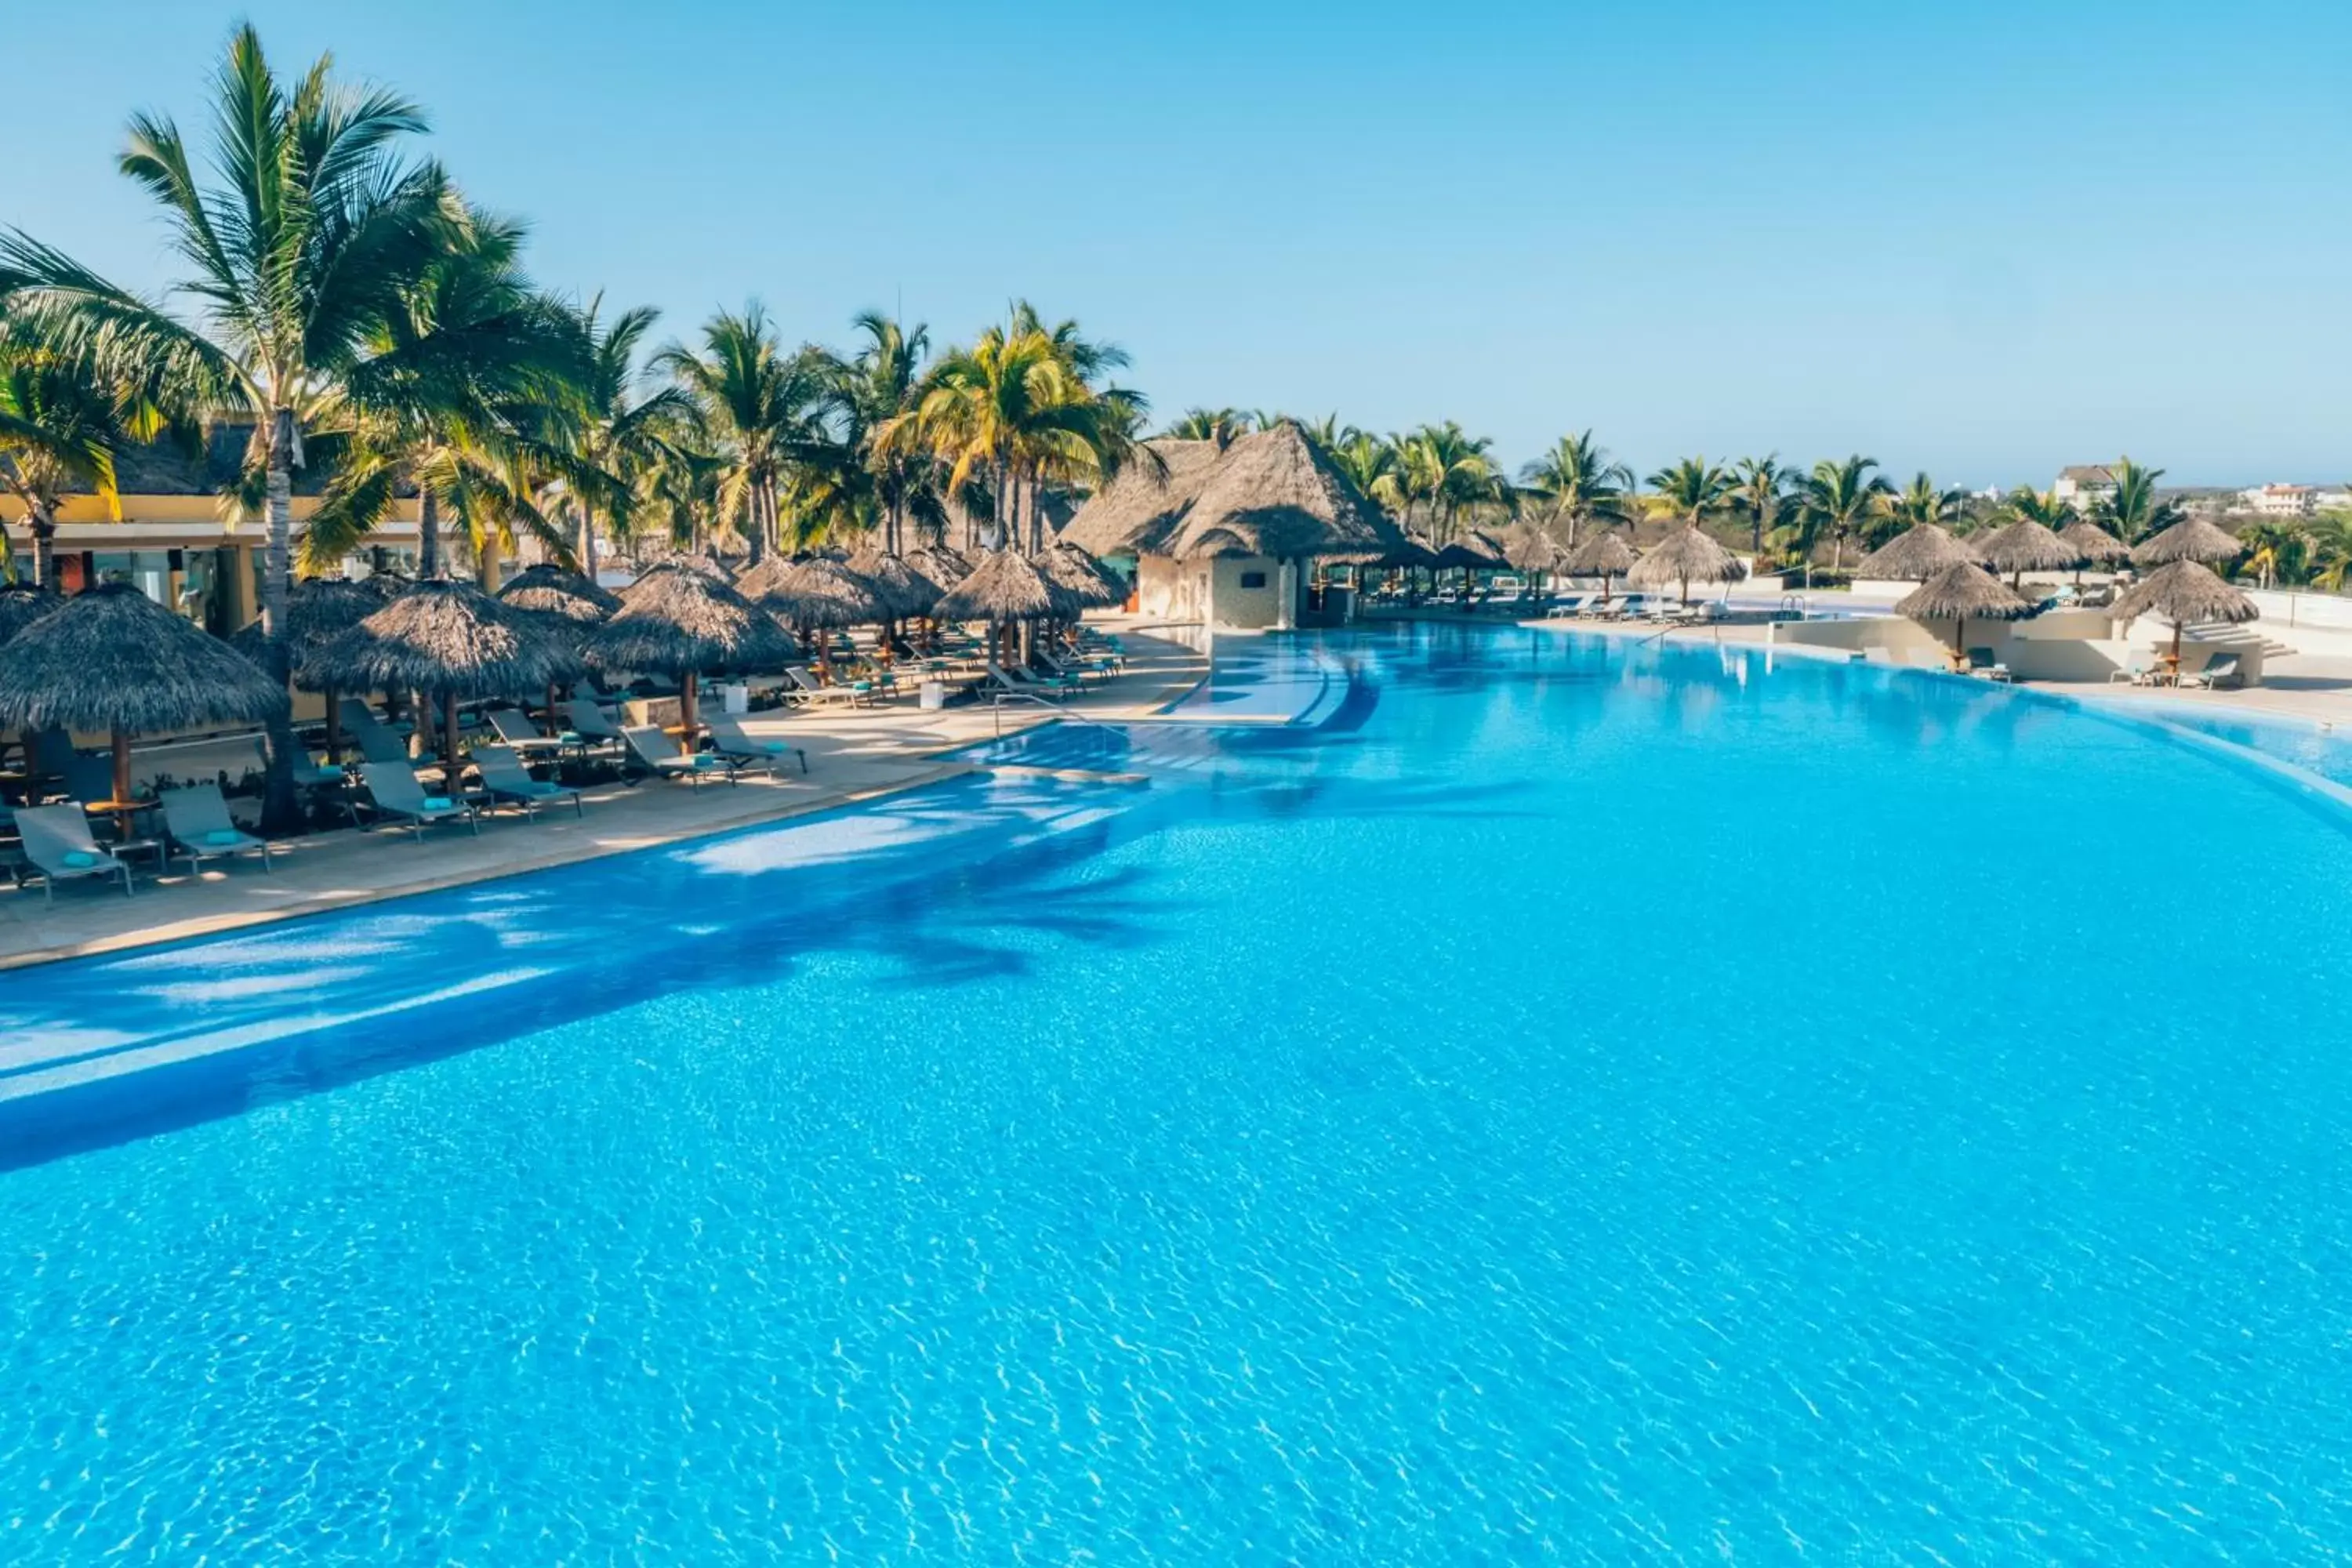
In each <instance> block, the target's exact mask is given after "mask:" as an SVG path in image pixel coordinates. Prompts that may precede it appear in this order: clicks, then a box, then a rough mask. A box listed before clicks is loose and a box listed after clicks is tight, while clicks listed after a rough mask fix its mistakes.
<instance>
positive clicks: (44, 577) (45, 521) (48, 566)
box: [25, 507, 58, 588]
mask: <svg viewBox="0 0 2352 1568" xmlns="http://www.w3.org/2000/svg"><path fill="white" fill-rule="evenodd" d="M25 521H27V522H29V523H31V524H32V525H33V586H35V587H36V588H50V587H55V586H56V585H57V574H58V520H57V519H56V517H54V516H53V515H51V513H50V511H49V510H48V508H47V507H42V508H40V509H39V510H36V511H31V512H28V513H27V514H26V519H25Z"/></svg>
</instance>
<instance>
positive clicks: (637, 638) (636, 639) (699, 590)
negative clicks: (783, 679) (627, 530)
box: [588, 561, 799, 675]
mask: <svg viewBox="0 0 2352 1568" xmlns="http://www.w3.org/2000/svg"><path fill="white" fill-rule="evenodd" d="M798 657H799V650H798V648H797V646H796V645H795V644H794V643H793V638H792V636H791V634H790V633H788V632H786V631H785V630H784V628H783V626H782V625H781V624H780V623H779V622H778V621H777V620H776V617H775V616H772V615H770V614H769V613H768V612H767V611H766V610H763V609H761V607H760V606H759V605H754V604H753V603H751V600H749V599H747V598H745V597H744V596H743V595H740V594H739V593H737V592H736V591H735V590H734V589H733V588H731V587H730V586H729V585H728V584H725V583H722V582H720V581H719V579H717V578H716V577H713V576H711V575H709V574H708V573H707V572H705V571H703V570H701V569H700V568H698V567H697V566H696V565H694V564H693V563H689V562H686V561H676V562H671V563H667V564H664V565H660V566H656V567H655V568H653V570H651V571H649V572H647V573H646V574H645V575H644V576H642V577H639V578H638V579H637V580H636V581H635V583H632V584H630V585H629V587H628V591H627V592H625V593H624V594H623V595H621V608H620V610H619V611H618V612H617V613H616V614H615V615H614V616H613V618H612V619H611V620H609V621H607V622H605V623H604V626H601V627H599V628H598V629H597V631H596V632H595V634H594V635H593V637H591V638H590V639H589V643H588V658H589V662H590V663H592V664H595V665H599V666H601V667H603V668H606V669H635V670H644V671H649V672H652V673H656V674H663V675H683V674H685V673H687V672H688V671H689V670H692V671H695V672H698V673H700V674H704V675H719V674H724V673H726V672H727V671H730V670H754V669H773V668H782V667H783V666H784V665H787V664H790V663H791V662H793V659H795V658H798Z"/></svg>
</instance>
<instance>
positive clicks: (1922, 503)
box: [1864, 473, 1969, 546]
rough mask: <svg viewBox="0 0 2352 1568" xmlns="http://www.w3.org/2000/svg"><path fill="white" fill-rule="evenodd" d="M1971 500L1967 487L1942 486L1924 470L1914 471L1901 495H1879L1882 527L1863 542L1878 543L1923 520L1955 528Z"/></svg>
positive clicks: (1870, 532) (1914, 526)
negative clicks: (1923, 471)
mask: <svg viewBox="0 0 2352 1568" xmlns="http://www.w3.org/2000/svg"><path fill="white" fill-rule="evenodd" d="M1968 500H1969V492H1968V491H1966V490H1963V489H1954V488H1947V487H1945V486H1940V485H1938V484H1937V483H1936V481H1935V480H1933V479H1929V478H1928V477H1927V475H1926V474H1925V473H1916V474H1914V475H1912V476H1911V483H1910V485H1909V487H1908V488H1906V489H1904V490H1903V491H1902V492H1901V493H1900V494H1895V493H1894V492H1892V491H1890V492H1889V493H1887V494H1885V495H1882V496H1880V497H1879V498H1878V500H1877V503H1876V506H1875V508H1874V510H1875V514H1876V516H1877V518H1878V519H1879V520H1880V522H1881V524H1882V526H1879V527H1874V528H1872V529H1870V530H1869V531H1868V533H1867V536H1866V537H1865V539H1864V542H1865V543H1867V544H1870V545H1873V546H1876V545H1879V544H1882V543H1884V542H1885V541H1886V540H1887V539H1888V538H1890V537H1892V536H1893V535H1895V534H1897V533H1903V532H1907V531H1910V530H1912V529H1915V528H1917V527H1919V526H1921V525H1922V524H1924V523H1933V524H1935V525H1936V526H1937V527H1938V528H1946V529H1948V528H1952V527H1955V526H1957V525H1958V522H1959V521H1960V519H1961V517H1962V515H1963V514H1964V513H1965V512H1966V510H1967V509H1968Z"/></svg>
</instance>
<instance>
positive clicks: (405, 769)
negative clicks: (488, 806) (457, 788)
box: [360, 759, 482, 844]
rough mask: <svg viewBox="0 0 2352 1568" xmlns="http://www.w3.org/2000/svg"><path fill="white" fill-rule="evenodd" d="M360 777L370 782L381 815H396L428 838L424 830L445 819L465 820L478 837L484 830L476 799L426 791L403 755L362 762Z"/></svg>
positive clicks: (420, 838) (422, 839)
mask: <svg viewBox="0 0 2352 1568" xmlns="http://www.w3.org/2000/svg"><path fill="white" fill-rule="evenodd" d="M360 777H361V779H362V781H363V782H364V783H365V784H367V790H368V796H369V798H370V799H372V800H373V802H374V803H375V809H376V811H377V813H378V815H380V816H392V817H397V818H399V819H400V821H401V824H402V826H405V827H406V828H407V829H408V830H409V831H410V832H411V833H413V834H415V836H416V841H417V842H418V843H419V844H422V843H424V842H425V828H427V827H429V826H437V825H438V824H441V823H445V822H462V823H464V824H465V825H466V826H467V828H468V829H470V830H471V831H472V832H473V834H474V835H475V837H480V836H481V832H482V824H481V817H480V816H479V815H478V813H477V812H476V811H475V810H474V806H473V803H472V802H470V801H466V800H457V799H452V798H451V797H450V796H448V795H426V794H425V786H424V785H423V784H418V783H417V782H416V773H415V770H414V769H413V768H411V767H409V765H408V763H407V761H406V760H405V759H403V760H402V761H400V762H397V763H361V764H360Z"/></svg>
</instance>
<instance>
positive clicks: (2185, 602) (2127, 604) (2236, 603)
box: [2107, 529, 2262, 673]
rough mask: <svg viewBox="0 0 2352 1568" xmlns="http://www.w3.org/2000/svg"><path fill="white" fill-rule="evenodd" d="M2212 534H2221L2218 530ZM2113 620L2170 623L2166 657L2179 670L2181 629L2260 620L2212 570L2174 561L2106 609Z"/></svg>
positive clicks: (2249, 602)
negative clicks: (2155, 619) (2197, 624)
mask: <svg viewBox="0 0 2352 1568" xmlns="http://www.w3.org/2000/svg"><path fill="white" fill-rule="evenodd" d="M2219 531H2220V530H2219V529H2216V530H2215V532H2217V533H2218V532H2219ZM2107 614H2108V616H2110V617H2111V618H2113V619H2115V620H2116V621H2132V620H2137V618H2138V617H2140V616H2157V617H2158V618H2159V619H2162V620H2167V621H2170V622H2171V623H2172V651H2171V653H2169V654H2168V655H2167V656H2166V658H2168V661H2169V662H2170V663H2171V665H2172V668H2173V670H2174V671H2175V672H2176V673H2178V672H2179V668H2180V628H2181V627H2182V626H2187V625H2188V624H2189V623H2190V622H2192V621H2226V622H2228V623H2229V624H2230V625H2231V626H2241V625H2242V624H2244V623H2245V622H2247V621H2252V620H2257V619H2259V618H2261V616H2262V611H2260V610H2258V609H2256V608H2255V607H2254V602H2253V601H2252V599H2250V598H2248V597H2246V595H2243V594H2242V593H2240V592H2239V591H2238V590H2237V589H2235V588H2233V587H2231V585H2230V584H2227V583H2224V582H2223V581H2221V578H2220V577H2219V576H2218V575H2216V574H2215V573H2214V572H2213V570H2212V568H2210V567H2209V566H2207V565H2205V564H2204V563H2201V562H2197V561H2188V560H2181V561H2174V562H2170V563H2167V564H2165V565H2162V566H2159V567H2158V568H2157V569H2156V570H2155V571H2153V572H2151V573H2149V574H2147V576H2146V577H2143V578H2141V579H2140V580H2139V581H2138V582H2137V583H2135V584H2132V586H2131V588H2130V590H2129V591H2128V592H2126V594H2125V595H2124V596H2123V597H2122V598H2120V599H2117V600H2116V602H2115V604H2114V605H2112V606H2110V607H2109V608H2108V611H2107Z"/></svg>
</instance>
